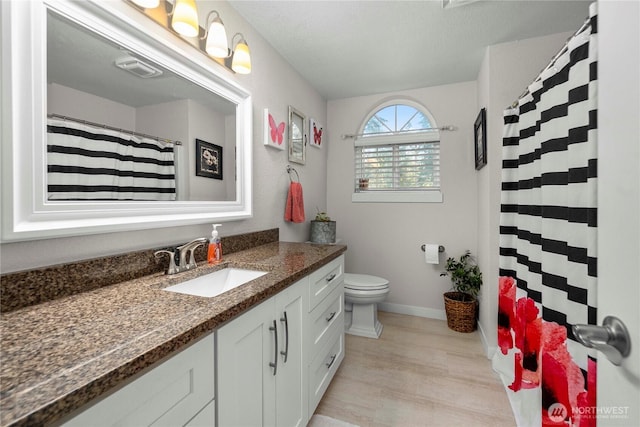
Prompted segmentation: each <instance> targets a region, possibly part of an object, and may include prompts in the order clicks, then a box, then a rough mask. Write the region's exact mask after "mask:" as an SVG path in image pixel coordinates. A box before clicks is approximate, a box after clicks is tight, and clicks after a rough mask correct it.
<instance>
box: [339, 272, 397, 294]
mask: <svg viewBox="0 0 640 427" xmlns="http://www.w3.org/2000/svg"><path fill="white" fill-rule="evenodd" d="M344 287H345V288H348V289H354V290H379V289H385V288H388V287H389V281H388V280H387V279H383V278H382V277H377V276H370V275H368V274H353V273H345V275H344Z"/></svg>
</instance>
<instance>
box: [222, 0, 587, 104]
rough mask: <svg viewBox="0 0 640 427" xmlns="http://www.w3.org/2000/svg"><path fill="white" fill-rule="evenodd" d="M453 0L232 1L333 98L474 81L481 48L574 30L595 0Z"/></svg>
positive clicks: (272, 42) (308, 77) (480, 58)
mask: <svg viewBox="0 0 640 427" xmlns="http://www.w3.org/2000/svg"><path fill="white" fill-rule="evenodd" d="M450 1H451V4H453V5H455V4H460V5H459V6H453V7H451V6H449V7H446V8H443V7H442V1H441V0H414V1H396V0H366V1H362V0H359V1H344V0H343V1H331V0H325V1H308V0H298V1H280V0H260V1H247V0H231V1H229V3H230V4H231V6H232V7H233V8H234V9H235V10H237V11H238V13H240V15H242V16H243V17H244V18H245V19H246V20H247V21H248V22H249V24H251V26H252V27H254V29H255V30H256V31H258V33H260V34H261V35H262V36H263V37H264V38H265V39H266V40H267V41H268V42H269V43H270V44H271V45H272V46H273V47H274V48H275V49H276V50H277V51H278V52H279V53H280V54H281V55H282V56H283V57H284V58H285V60H286V61H287V62H289V63H290V64H291V65H292V66H293V67H294V68H295V69H296V70H297V71H298V72H299V73H300V74H301V75H302V76H303V77H304V78H305V79H306V80H307V81H309V82H310V83H311V85H312V86H313V87H314V88H315V89H316V90H318V91H319V92H320V94H321V95H322V96H323V97H325V98H326V99H329V100H330V99H340V98H349V97H354V96H361V95H370V94H375V93H384V92H391V91H398V90H404V89H414V88H419V87H429V86H436V85H442V84H449V83H456V82H463V81H471V80H475V79H476V78H477V76H478V71H479V69H480V64H481V62H482V59H483V57H484V54H485V48H486V47H487V46H490V45H493V44H497V43H504V42H510V41H515V40H522V39H527V38H531V37H538V36H543V35H548V34H554V33H561V32H565V31H569V32H575V31H576V30H578V28H579V27H580V26H581V25H582V23H583V22H584V21H585V19H586V18H587V16H588V15H589V13H588V8H589V4H590V3H591V2H592V1H593V0H560V1H550V0H548V1H547V0H520V1H517V0H513V1H489V0H486V1H485V0H478V1H474V0H471V1H469V0H450ZM248 42H249V46H251V40H248ZM561 47H562V46H558V50H560V49H561ZM549 60H551V58H549ZM257 68H258V67H256V66H255V64H254V69H257Z"/></svg>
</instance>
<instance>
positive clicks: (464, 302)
mask: <svg viewBox="0 0 640 427" xmlns="http://www.w3.org/2000/svg"><path fill="white" fill-rule="evenodd" d="M445 270H446V271H444V272H442V273H440V275H441V276H449V277H450V278H451V285H452V286H451V287H452V291H449V292H445V294H444V309H445V312H446V314H447V325H448V326H449V328H450V329H453V330H454V331H458V332H473V331H475V330H476V324H477V318H478V292H480V287H481V286H482V273H481V272H480V268H479V267H478V265H477V264H476V263H475V259H474V258H473V257H472V256H471V251H466V252H465V253H464V254H462V256H460V258H459V259H458V260H456V259H455V258H448V259H447V263H446V264H445Z"/></svg>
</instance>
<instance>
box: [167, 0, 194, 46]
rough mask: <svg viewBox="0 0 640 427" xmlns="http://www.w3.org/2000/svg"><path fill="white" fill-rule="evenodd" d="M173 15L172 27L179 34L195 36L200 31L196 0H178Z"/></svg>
mask: <svg viewBox="0 0 640 427" xmlns="http://www.w3.org/2000/svg"><path fill="white" fill-rule="evenodd" d="M171 15H172V16H171V28H173V29H174V30H175V31H176V32H177V33H178V34H180V35H183V36H185V37H195V36H197V35H198V34H199V33H200V25H199V24H198V8H197V7H196V2H195V0H176V3H175V5H174V6H173V12H172V13H171Z"/></svg>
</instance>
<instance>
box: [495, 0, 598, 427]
mask: <svg viewBox="0 0 640 427" xmlns="http://www.w3.org/2000/svg"><path fill="white" fill-rule="evenodd" d="M590 15H591V16H590V18H589V20H588V21H587V23H586V25H585V26H584V27H583V28H582V29H581V31H580V32H579V33H578V34H576V35H574V36H573V37H572V38H571V39H570V40H569V41H568V43H567V46H566V48H565V49H563V51H564V52H561V53H560V54H559V55H558V56H557V57H556V58H555V61H554V63H552V64H551V65H550V66H549V67H547V69H546V70H544V71H543V72H542V74H541V75H540V76H539V77H538V79H536V81H535V82H533V83H532V84H531V85H530V86H529V88H528V93H527V94H526V95H525V96H523V97H522V98H521V99H520V100H519V102H518V106H517V107H515V108H510V109H507V110H506V111H505V112H504V130H503V151H502V153H503V163H502V193H501V214H500V276H501V277H500V282H499V296H498V298H499V301H498V306H499V307H498V346H499V349H498V351H497V352H496V355H495V356H494V358H493V366H494V369H495V370H496V371H498V372H499V373H500V376H501V378H502V380H503V381H504V383H505V386H506V388H507V393H508V394H509V398H510V401H511V404H512V408H513V410H514V415H515V417H516V421H517V424H518V425H520V426H540V425H545V426H547V425H549V426H581V427H583V426H595V425H596V420H597V414H596V388H595V385H596V359H595V353H594V352H592V351H591V350H589V349H587V348H585V347H583V346H581V345H580V344H579V343H577V341H576V340H575V338H574V336H573V333H572V330H571V326H572V325H574V324H578V323H580V324H596V322H597V319H596V277H597V271H596V267H597V266H596V244H597V241H596V226H597V221H596V219H597V218H596V213H597V204H596V196H597V193H596V177H597V159H596V153H597V151H596V126H597V121H596V118H597V103H596V96H597V81H596V78H597V75H596V70H597V62H596V36H597V30H596V28H597V27H596V19H597V16H596V8H595V4H592V5H591V8H590Z"/></svg>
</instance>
